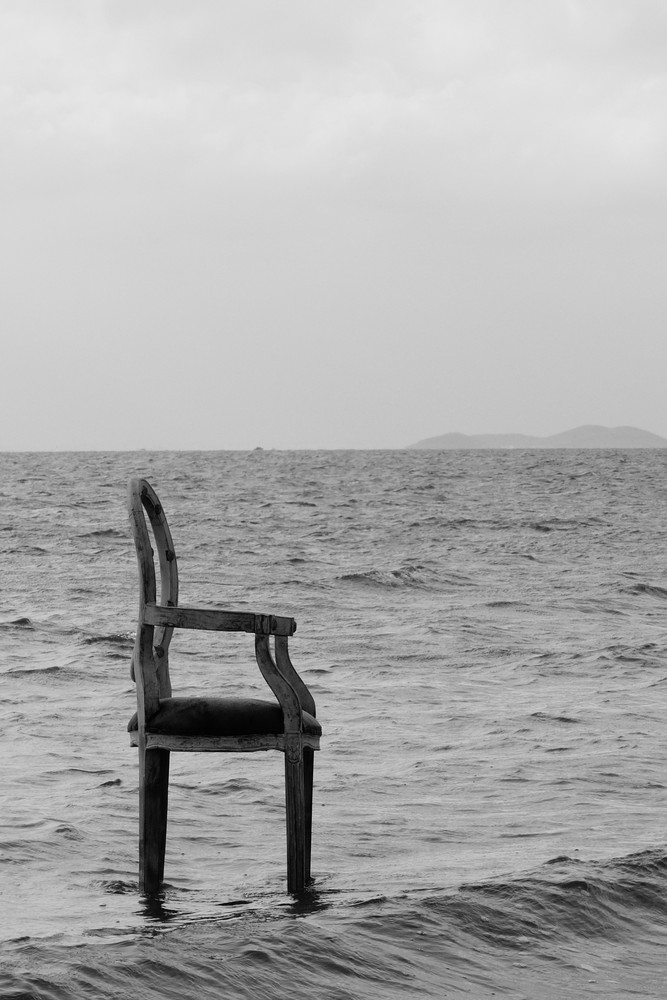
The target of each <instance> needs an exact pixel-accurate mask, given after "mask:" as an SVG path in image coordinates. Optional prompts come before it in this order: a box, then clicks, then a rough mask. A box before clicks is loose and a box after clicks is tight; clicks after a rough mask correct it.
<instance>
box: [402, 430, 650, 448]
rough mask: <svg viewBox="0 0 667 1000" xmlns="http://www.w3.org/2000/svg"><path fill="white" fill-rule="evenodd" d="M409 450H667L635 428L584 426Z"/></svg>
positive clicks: (460, 437)
mask: <svg viewBox="0 0 667 1000" xmlns="http://www.w3.org/2000/svg"><path fill="white" fill-rule="evenodd" d="M408 448H409V449H412V448H438V449H466V448H667V438H663V437H660V436H659V435H658V434H652V433H651V432H650V431H642V430H640V429H639V428H638V427H598V426H597V425H595V424H586V425H585V426H583V427H575V428H574V430H571V431H563V432H562V433H561V434H552V435H551V436H550V437H533V436H532V435H530V434H441V435H440V436H439V437H432V438H424V440H423V441H417V443H416V444H411V445H408Z"/></svg>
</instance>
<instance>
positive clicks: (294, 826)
mask: <svg viewBox="0 0 667 1000" xmlns="http://www.w3.org/2000/svg"><path fill="white" fill-rule="evenodd" d="M129 513H130V522H131V525H132V531H133V534H134V543H135V546H136V550H137V559H138V562H139V622H138V626H137V637H136V642H135V647H134V655H133V660H132V667H133V671H132V672H133V678H134V680H135V682H136V687H137V712H136V714H135V716H134V717H133V718H132V719H131V720H130V723H129V725H128V730H129V732H130V743H131V745H132V746H136V747H138V749H139V891H140V892H141V893H143V894H144V895H147V896H151V895H155V894H156V893H158V892H159V890H160V886H161V884H162V880H163V876H164V857H165V846H166V837H167V804H168V789H169V756H170V753H171V752H172V751H186V752H188V751H207V752H216V753H238V752H246V751H250V752H253V751H257V750H280V751H281V752H282V753H283V754H284V758H285V805H286V825H287V889H288V891H289V892H300V891H301V890H302V889H303V888H304V887H305V885H306V884H307V883H308V882H309V880H310V848H311V827H312V803H313V752H314V751H315V750H319V745H320V735H321V732H322V730H321V727H320V724H319V722H317V720H316V719H315V702H314V701H313V697H312V695H311V694H310V691H309V690H308V688H307V687H306V685H305V684H304V682H303V681H302V679H301V678H300V677H299V675H298V674H297V672H296V670H295V669H294V666H293V665H292V662H291V660H290V656H289V649H288V642H289V637H290V636H291V635H293V634H294V632H295V630H296V622H295V621H294V619H293V618H280V617H277V616H275V615H264V614H252V613H250V612H234V611H217V610H208V609H199V608H186V607H179V605H178V569H177V564H176V555H175V552H174V544H173V541H172V537H171V532H170V530H169V525H168V524H167V519H166V517H165V515H164V511H163V510H162V505H161V503H160V501H159V499H158V497H157V494H156V493H155V491H154V490H153V489H152V487H151V486H150V485H149V483H148V482H147V481H146V480H145V479H133V480H132V481H131V482H130V487H129ZM146 514H147V515H148V523H147V520H146ZM148 525H150V528H151V530H152V535H153V539H154V541H155V546H156V549H157V554H158V558H159V577H160V601H159V603H158V601H157V586H156V573H155V564H154V561H153V549H152V546H151V537H150V534H149V529H148ZM175 628H179V629H207V630H213V631H219V632H249V633H251V634H253V635H254V637H255V657H256V660H257V664H258V666H259V669H260V672H261V674H262V676H263V678H264V680H265V681H266V683H267V684H268V686H269V688H270V689H271V691H272V692H273V694H274V695H275V698H276V699H277V700H276V701H273V700H266V701H265V700H260V699H257V698H228V697H209V695H208V694H206V695H203V696H202V697H177V696H176V697H174V696H172V691H171V681H170V677H169V643H170V642H171V638H172V633H173V631H174V629H175ZM271 646H273V652H272V650H271Z"/></svg>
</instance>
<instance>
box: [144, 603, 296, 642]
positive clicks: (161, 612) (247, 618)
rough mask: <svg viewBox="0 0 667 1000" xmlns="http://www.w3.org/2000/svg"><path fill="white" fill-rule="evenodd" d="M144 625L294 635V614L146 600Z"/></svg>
mask: <svg viewBox="0 0 667 1000" xmlns="http://www.w3.org/2000/svg"><path fill="white" fill-rule="evenodd" d="M143 620H144V623H145V624H146V625H157V626H161V627H162V628H164V627H167V626H171V627H173V628H193V629H202V630H209V631H214V632H254V633H255V635H294V633H295V632H296V622H295V620H294V619H293V618H281V617H278V616H277V615H255V614H253V613H252V612H251V611H217V610H214V609H208V608H183V607H180V606H179V607H175V608H170V607H165V606H164V605H160V604H146V606H145V607H144V612H143Z"/></svg>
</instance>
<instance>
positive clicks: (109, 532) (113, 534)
mask: <svg viewBox="0 0 667 1000" xmlns="http://www.w3.org/2000/svg"><path fill="white" fill-rule="evenodd" d="M77 537H78V538H122V539H126V538H127V535H126V534H125V532H124V531H120V530H119V529H118V528H98V529H96V530H95V531H84V532H82V533H81V534H80V535H78V536H77Z"/></svg>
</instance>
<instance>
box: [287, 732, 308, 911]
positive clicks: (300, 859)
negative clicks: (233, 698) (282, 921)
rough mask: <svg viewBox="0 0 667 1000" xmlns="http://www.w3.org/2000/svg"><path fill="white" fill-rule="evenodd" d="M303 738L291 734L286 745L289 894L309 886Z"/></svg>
mask: <svg viewBox="0 0 667 1000" xmlns="http://www.w3.org/2000/svg"><path fill="white" fill-rule="evenodd" d="M303 765H304V761H303V750H302V748H301V738H300V736H298V735H289V736H288V737H287V738H286V746H285V813H286V821H287V822H286V826H287V891H288V892H302V891H303V889H304V886H305V884H306V809H305V796H304V773H303V772H304V766H303Z"/></svg>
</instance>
